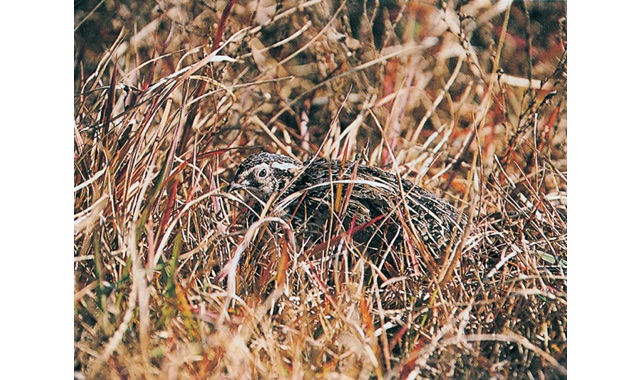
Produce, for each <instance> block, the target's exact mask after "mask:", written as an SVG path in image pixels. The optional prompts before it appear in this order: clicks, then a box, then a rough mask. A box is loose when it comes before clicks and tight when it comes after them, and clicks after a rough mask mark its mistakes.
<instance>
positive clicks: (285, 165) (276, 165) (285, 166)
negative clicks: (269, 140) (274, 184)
mask: <svg viewBox="0 0 640 380" xmlns="http://www.w3.org/2000/svg"><path fill="white" fill-rule="evenodd" d="M271 167H273V168H274V169H278V170H289V169H295V168H297V167H298V165H296V164H291V163H286V162H274V163H273V164H271Z"/></svg>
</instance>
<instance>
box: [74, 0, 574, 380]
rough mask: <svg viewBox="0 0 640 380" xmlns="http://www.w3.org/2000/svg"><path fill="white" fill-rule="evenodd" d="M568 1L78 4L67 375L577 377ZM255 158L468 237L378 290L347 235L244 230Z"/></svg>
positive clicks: (257, 224)
mask: <svg viewBox="0 0 640 380" xmlns="http://www.w3.org/2000/svg"><path fill="white" fill-rule="evenodd" d="M565 7H566V4H565V3H564V2H529V1H516V2H511V1H488V0H487V1H472V2H466V1H458V2H455V1H453V2H444V1H436V0H423V1H405V0H380V1H365V2H352V1H338V0H308V1H304V0H300V1H292V0H280V1H276V0H260V1H234V0H224V1H223V0H218V1H215V0H211V1H207V0H204V1H197V0H183V1H162V0H159V1H156V2H147V1H138V2H136V1H132V2H123V3H121V2H116V1H111V0H106V1H84V2H76V6H75V23H76V25H75V99H74V112H75V115H74V116H75V129H74V142H75V144H74V162H75V173H74V181H75V188H74V200H75V204H74V214H75V218H74V219H75V221H74V227H75V234H74V250H75V252H74V257H75V258H74V265H75V296H74V303H75V305H74V306H75V332H74V340H75V363H74V368H75V371H76V378H135V379H137V378H167V379H186V378H198V379H199V378H311V377H322V378H416V377H424V378H469V379H474V378H498V379H507V378H513V379H521V378H545V379H550V378H566V361H567V336H566V334H567V332H566V331H567V316H566V314H567V313H566V311H567V268H566V259H567V243H566V231H567V227H566V220H567V217H566V187H567V179H566V152H567V146H566V138H567V132H566V113H567V111H566V59H567V57H566V48H567V46H566V18H565V15H566V12H565ZM260 151H268V152H273V153H286V154H289V155H292V156H295V157H297V158H299V159H301V160H304V159H308V158H310V157H312V156H313V155H315V154H318V155H319V156H322V157H326V158H334V159H343V160H351V159H354V158H357V159H359V160H363V161H364V162H366V163H367V165H370V166H375V167H380V168H384V169H385V170H387V171H389V172H392V173H397V174H398V175H399V176H401V177H402V178H407V179H410V180H412V181H414V182H415V183H417V184H419V185H420V186H422V187H424V188H425V189H428V190H429V191H431V192H433V193H435V194H437V195H438V196H441V197H443V198H446V199H448V200H449V201H450V202H451V203H452V204H453V205H454V206H455V207H456V208H457V209H458V210H460V211H461V212H463V213H465V214H466V215H467V216H468V217H469V220H470V221H471V223H469V228H467V229H466V231H464V240H463V243H462V244H460V245H459V246H456V247H449V248H450V249H448V250H446V251H445V252H443V254H442V255H441V256H440V258H439V259H438V260H437V261H434V263H435V265H433V266H431V267H430V268H429V270H422V271H421V273H418V274H416V276H417V277H416V276H413V277H416V278H418V279H416V278H413V277H412V278H409V277H411V276H404V275H398V276H396V277H385V278H383V279H382V278H380V277H377V276H378V275H377V274H376V273H375V268H374V266H375V265H374V264H372V263H373V261H375V260H373V258H372V256H374V253H371V252H368V251H367V250H366V249H365V250H363V249H361V248H362V247H360V246H358V245H357V244H355V243H354V242H353V241H352V240H351V239H349V237H348V236H345V235H335V236H328V237H327V239H326V242H325V243H319V244H316V245H311V246H305V245H300V244H296V239H295V237H294V236H291V234H290V233H288V232H287V231H289V232H290V230H287V228H286V223H284V224H285V226H284V227H282V228H280V229H278V231H279V233H273V231H274V230H273V224H274V223H276V224H277V223H283V222H282V219H279V218H278V215H275V214H267V215H264V216H263V218H261V219H257V220H253V223H250V222H247V218H245V216H246V213H247V212H248V210H247V206H246V203H245V199H243V198H242V197H240V194H239V193H237V192H229V191H228V184H229V182H230V180H231V179H232V177H233V173H234V171H235V170H236V168H237V167H238V165H239V163H240V162H241V161H242V160H243V158H245V157H247V156H248V155H250V154H251V153H255V152H260ZM379 254H380V253H379V252H378V253H375V255H379ZM387 254H388V255H389V256H390V257H392V258H395V259H397V262H400V261H402V260H403V258H404V257H407V256H411V255H414V256H418V257H426V256H428V255H429V253H428V252H424V251H421V249H420V247H413V246H411V245H406V246H404V247H396V248H394V249H390V250H389V251H388V252H387ZM405 261H407V262H410V260H405ZM401 274H402V273H401ZM383 280H384V281H383ZM390 299H392V300H393V302H388V301H389V300H390Z"/></svg>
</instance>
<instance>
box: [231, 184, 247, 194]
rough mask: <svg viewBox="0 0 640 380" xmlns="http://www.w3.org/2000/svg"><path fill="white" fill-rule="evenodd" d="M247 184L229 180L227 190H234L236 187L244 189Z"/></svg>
mask: <svg viewBox="0 0 640 380" xmlns="http://www.w3.org/2000/svg"><path fill="white" fill-rule="evenodd" d="M246 188H247V186H246V185H245V184H244V183H242V182H231V184H230V185H229V190H228V191H229V192H232V191H234V190H238V189H246Z"/></svg>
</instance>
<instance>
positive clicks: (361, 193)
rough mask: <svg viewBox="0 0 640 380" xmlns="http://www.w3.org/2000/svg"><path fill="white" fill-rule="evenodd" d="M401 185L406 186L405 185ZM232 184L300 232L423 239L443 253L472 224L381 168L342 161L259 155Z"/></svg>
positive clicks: (390, 239) (245, 163)
mask: <svg viewBox="0 0 640 380" xmlns="http://www.w3.org/2000/svg"><path fill="white" fill-rule="evenodd" d="M400 184H401V186H399V185H400ZM232 188H241V189H245V190H247V191H249V192H251V193H252V194H253V195H254V196H255V197H257V198H258V199H259V200H260V201H261V202H262V204H263V205H267V206H269V205H271V207H272V209H273V210H275V211H276V213H280V215H284V216H287V217H289V218H290V220H291V223H292V225H293V226H294V227H295V228H296V230H297V231H299V232H301V233H303V234H306V235H308V236H311V237H314V238H317V239H321V238H325V239H326V237H327V236H328V235H327V232H330V230H329V228H331V230H332V231H338V232H350V233H352V234H353V235H354V237H356V239H357V240H360V241H366V240H369V241H374V240H376V239H380V238H382V239H383V240H385V241H387V242H390V243H391V242H393V243H397V242H400V241H402V240H403V239H404V238H405V236H409V235H407V234H406V233H405V234H403V233H402V232H403V231H402V230H401V228H405V230H407V231H404V232H407V233H409V234H411V233H410V232H409V231H413V235H414V236H416V237H417V238H420V239H421V240H422V241H423V242H424V243H425V245H426V246H427V247H429V249H430V250H431V251H432V252H433V253H434V254H435V255H438V252H439V251H442V250H443V249H444V248H445V247H446V246H447V245H448V244H449V242H450V241H451V240H452V239H455V238H456V237H457V236H459V234H460V233H461V231H462V229H463V228H464V226H465V225H466V223H467V218H466V215H464V214H460V213H459V212H458V211H457V210H456V209H455V208H454V207H453V206H452V205H451V204H450V203H448V202H447V201H445V200H443V199H441V198H439V197H437V196H435V195H434V194H431V193H429V192H427V191H426V190H424V189H423V188H421V187H419V186H417V185H415V184H414V183H412V182H410V181H408V180H402V179H400V178H398V177H397V176H396V175H393V174H391V173H388V172H385V171H383V170H381V169H378V168H375V167H371V166H367V165H363V164H359V163H358V162H356V161H352V162H347V163H344V164H343V163H342V162H341V161H339V160H332V161H328V160H325V159H315V160H310V161H307V162H300V161H298V160H295V159H293V158H290V157H287V156H283V155H277V154H270V153H259V154H254V155H251V156H249V157H248V158H247V159H245V160H244V161H243V162H242V163H241V165H240V166H239V168H238V170H237V172H236V176H235V180H234V182H233V183H232Z"/></svg>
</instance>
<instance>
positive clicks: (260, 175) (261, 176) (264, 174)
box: [258, 168, 267, 178]
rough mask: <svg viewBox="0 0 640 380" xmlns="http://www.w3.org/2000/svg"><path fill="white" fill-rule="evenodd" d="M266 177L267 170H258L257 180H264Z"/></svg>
mask: <svg viewBox="0 0 640 380" xmlns="http://www.w3.org/2000/svg"><path fill="white" fill-rule="evenodd" d="M266 176H267V168H262V169H260V170H258V178H265V177H266Z"/></svg>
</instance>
